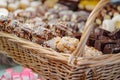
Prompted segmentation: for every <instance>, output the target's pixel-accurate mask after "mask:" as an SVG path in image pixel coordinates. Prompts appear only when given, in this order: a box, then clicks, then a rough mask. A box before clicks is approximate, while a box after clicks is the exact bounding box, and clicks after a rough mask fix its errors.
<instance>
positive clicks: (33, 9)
mask: <svg viewBox="0 0 120 80" xmlns="http://www.w3.org/2000/svg"><path fill="white" fill-rule="evenodd" d="M25 11H31V12H35V11H36V9H35V8H33V7H28V8H26V9H25Z"/></svg>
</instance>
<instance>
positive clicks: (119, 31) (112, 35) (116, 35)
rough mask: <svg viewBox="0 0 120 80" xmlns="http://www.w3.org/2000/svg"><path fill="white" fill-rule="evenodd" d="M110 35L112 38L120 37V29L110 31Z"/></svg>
mask: <svg viewBox="0 0 120 80" xmlns="http://www.w3.org/2000/svg"><path fill="white" fill-rule="evenodd" d="M109 37H110V38H111V39H115V40H116V39H120V29H118V30H116V31H114V32H113V33H110V34H109Z"/></svg>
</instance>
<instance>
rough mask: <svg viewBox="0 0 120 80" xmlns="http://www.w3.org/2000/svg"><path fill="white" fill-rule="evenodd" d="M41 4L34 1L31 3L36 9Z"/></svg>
mask: <svg viewBox="0 0 120 80" xmlns="http://www.w3.org/2000/svg"><path fill="white" fill-rule="evenodd" d="M40 4H42V3H41V2H40V1H33V2H31V3H30V6H31V7H34V8H36V7H38V6H39V5H40Z"/></svg>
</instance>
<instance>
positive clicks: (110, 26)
mask: <svg viewBox="0 0 120 80" xmlns="http://www.w3.org/2000/svg"><path fill="white" fill-rule="evenodd" d="M101 28H102V29H105V30H107V31H110V32H112V31H114V23H113V21H112V20H107V19H106V20H104V21H103V23H102V26H101Z"/></svg>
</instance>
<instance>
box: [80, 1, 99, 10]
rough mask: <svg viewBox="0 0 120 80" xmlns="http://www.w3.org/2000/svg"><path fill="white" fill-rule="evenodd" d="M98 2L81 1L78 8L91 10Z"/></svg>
mask: <svg viewBox="0 0 120 80" xmlns="http://www.w3.org/2000/svg"><path fill="white" fill-rule="evenodd" d="M98 2H99V0H81V1H80V3H79V5H78V7H79V8H80V9H87V10H92V9H93V8H94V7H95V6H96V4H97V3H98Z"/></svg>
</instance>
